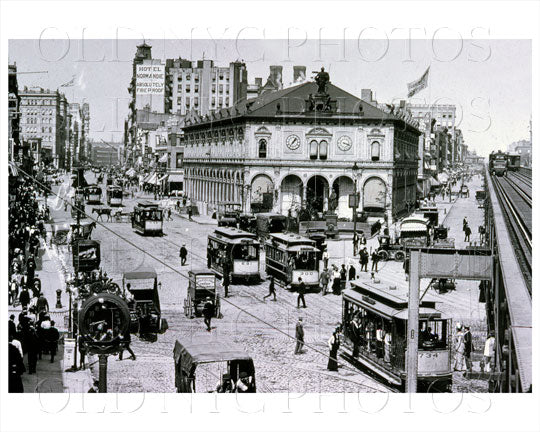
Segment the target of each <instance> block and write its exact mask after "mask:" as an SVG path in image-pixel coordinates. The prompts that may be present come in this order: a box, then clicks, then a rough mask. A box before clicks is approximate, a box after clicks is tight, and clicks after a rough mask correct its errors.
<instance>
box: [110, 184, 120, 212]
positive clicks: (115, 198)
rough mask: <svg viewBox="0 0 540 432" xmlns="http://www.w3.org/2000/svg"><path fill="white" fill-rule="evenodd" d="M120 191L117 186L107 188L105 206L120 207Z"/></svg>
mask: <svg viewBox="0 0 540 432" xmlns="http://www.w3.org/2000/svg"><path fill="white" fill-rule="evenodd" d="M122 195H123V192H122V189H121V188H119V187H118V186H109V187H108V188H107V204H108V205H110V206H111V207H119V206H121V205H122Z"/></svg>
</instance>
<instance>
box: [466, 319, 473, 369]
mask: <svg viewBox="0 0 540 432" xmlns="http://www.w3.org/2000/svg"><path fill="white" fill-rule="evenodd" d="M463 340H464V342H465V352H464V355H465V366H466V367H467V372H472V360H471V355H472V352H473V351H474V347H473V342H472V335H471V331H470V328H469V327H468V326H465V335H464V336H463Z"/></svg>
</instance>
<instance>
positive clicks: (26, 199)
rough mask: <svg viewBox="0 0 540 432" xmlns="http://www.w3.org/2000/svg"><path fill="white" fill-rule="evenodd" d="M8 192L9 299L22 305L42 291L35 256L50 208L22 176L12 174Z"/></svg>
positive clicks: (13, 303)
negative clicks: (40, 202) (42, 202)
mask: <svg viewBox="0 0 540 432" xmlns="http://www.w3.org/2000/svg"><path fill="white" fill-rule="evenodd" d="M9 194H10V200H9V222H8V231H9V242H8V257H9V273H8V274H9V281H8V286H9V292H8V302H9V304H10V305H13V306H15V305H16V304H17V303H20V304H21V305H22V306H23V307H24V306H28V305H29V304H30V303H32V302H33V301H34V302H35V301H37V299H38V298H39V296H40V293H41V280H40V279H39V278H38V277H37V274H36V266H37V263H36V260H38V259H39V248H40V239H41V238H44V237H45V236H46V231H45V221H46V220H48V218H49V209H48V207H47V205H46V204H45V205H41V206H40V204H39V203H38V191H37V190H36V188H35V187H34V185H33V183H32V182H31V181H30V180H27V179H25V178H21V177H17V178H15V179H14V180H13V182H12V183H11V184H10V188H9ZM33 299H35V300H33ZM31 306H34V305H31Z"/></svg>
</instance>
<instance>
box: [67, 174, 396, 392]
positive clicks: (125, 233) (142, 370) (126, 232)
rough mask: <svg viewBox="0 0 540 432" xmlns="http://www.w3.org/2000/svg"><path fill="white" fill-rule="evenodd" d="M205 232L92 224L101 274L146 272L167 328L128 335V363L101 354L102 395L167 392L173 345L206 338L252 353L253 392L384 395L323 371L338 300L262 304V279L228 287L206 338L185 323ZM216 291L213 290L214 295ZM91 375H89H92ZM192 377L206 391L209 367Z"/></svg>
mask: <svg viewBox="0 0 540 432" xmlns="http://www.w3.org/2000/svg"><path fill="white" fill-rule="evenodd" d="M89 180H91V179H89ZM136 201H137V197H136V198H135V199H134V200H133V199H126V200H124V204H125V207H126V210H130V209H131V208H133V206H134V205H135V203H136ZM92 207H93V206H87V209H86V210H87V213H90V212H91V208H92ZM58 216H62V215H58ZM213 229H214V227H213V226H211V225H206V224H204V225H203V224H198V223H196V222H190V221H188V220H186V219H184V218H181V217H179V216H178V215H174V216H173V220H172V221H165V222H164V232H165V235H164V236H163V237H144V236H141V235H139V234H137V233H135V232H133V230H132V228H131V224H130V223H126V222H123V223H119V222H102V223H100V224H98V226H97V228H96V230H95V231H94V233H93V235H92V237H93V238H94V239H97V240H100V241H101V260H102V267H103V269H104V270H105V271H106V272H107V274H108V275H109V276H110V277H112V278H113V279H114V280H115V281H116V282H117V283H119V285H120V286H121V285H122V273H123V272H125V271H129V270H132V269H134V268H137V267H138V266H140V265H141V264H143V263H144V264H145V265H150V266H152V267H154V268H155V270H156V271H157V273H158V274H159V281H160V282H161V289H160V302H161V309H162V314H163V317H164V318H166V319H167V321H168V323H169V329H168V331H167V332H166V333H165V334H163V335H159V337H158V341H157V342H154V343H149V342H144V341H140V340H138V338H136V337H133V342H132V348H133V350H134V351H135V353H136V354H137V360H136V361H132V360H126V359H125V360H123V361H118V360H117V358H116V357H109V363H108V390H109V391H110V392H174V391H175V390H176V389H175V387H174V361H173V348H174V342H175V340H176V339H177V338H193V339H196V340H197V339H206V338H209V337H210V338H217V339H225V340H232V341H234V342H236V343H239V344H240V345H241V346H243V347H244V349H246V351H248V352H249V353H250V354H251V355H252V356H253V358H254V362H255V366H256V375H257V385H258V390H259V391H263V392H287V391H291V392H300V393H302V392H341V391H347V392H370V391H378V392H381V391H387V388H386V387H385V386H384V385H383V384H381V383H378V382H377V381H375V380H374V379H373V378H371V377H369V376H366V375H364V374H362V373H360V372H359V371H358V370H356V369H355V368H353V367H352V366H350V365H349V364H348V363H345V362H344V363H343V366H342V367H341V368H340V370H339V372H329V371H328V370H327V369H326V365H327V362H328V357H327V355H328V348H327V344H326V343H327V340H328V339H329V337H330V335H331V332H332V330H333V328H334V327H335V325H336V324H337V323H338V322H339V319H340V315H341V298H338V297H335V296H326V297H324V298H323V297H322V296H320V295H318V294H308V295H306V301H307V305H308V308H307V309H296V295H295V294H293V293H290V292H288V291H286V290H284V289H280V288H278V293H277V295H278V301H277V302H274V301H266V302H264V301H263V300H262V297H263V296H264V295H265V294H266V293H267V291H268V282H266V281H265V282H263V283H261V284H258V285H249V286H246V285H233V286H232V287H231V288H230V297H229V298H227V299H223V298H222V314H223V318H221V319H215V320H213V321H212V326H213V327H214V328H213V330H212V332H211V334H210V335H209V334H208V332H207V331H206V330H205V326H204V324H203V322H202V318H195V319H189V318H187V317H186V316H185V315H184V311H183V303H184V298H185V297H186V291H187V272H188V271H189V270H190V269H192V268H201V267H205V266H206V239H207V235H208V233H209V232H211V231H212V230H213ZM113 233H114V234H113ZM115 234H117V235H118V236H120V237H121V238H119V237H118V236H116V235H115ZM124 239H126V240H128V241H129V242H130V243H133V244H135V245H136V246H137V247H138V248H139V249H137V248H135V247H133V246H132V245H131V244H129V243H127V242H126V241H125V240H124ZM184 243H185V244H186V247H187V249H188V251H189V255H188V262H187V265H186V266H185V267H180V262H179V257H178V254H179V248H180V246H181V245H182V244H184ZM62 252H63V254H64V255H63V256H62ZM144 252H148V253H149V254H151V255H152V256H154V257H155V258H157V260H155V259H153V258H151V257H149V256H148V255H146V254H145V253H144ZM70 259H71V256H70V255H69V251H68V250H67V248H65V250H63V251H61V253H60V254H59V260H60V261H63V262H65V263H66V264H67V266H68V267H70V266H71V263H70ZM169 266H170V267H172V269H171V268H170V267H169ZM223 294H224V293H223V291H222V288H221V287H220V295H221V297H223ZM299 316H302V317H303V319H304V329H305V334H306V337H305V342H306V347H304V350H303V353H302V354H299V355H295V354H294V347H295V344H296V342H295V340H294V334H295V325H296V321H297V319H298V317H299ZM255 317H256V318H255ZM310 347H311V348H310ZM95 372H96V374H97V370H96V371H95ZM199 375H201V376H200V377H199V376H198V380H199V379H200V380H201V382H202V386H201V384H200V383H199V385H198V388H199V389H202V388H204V384H208V383H210V384H209V385H210V387H211V388H214V387H215V383H216V381H217V375H216V374H215V372H214V375H212V371H211V370H205V374H199ZM203 381H204V382H203Z"/></svg>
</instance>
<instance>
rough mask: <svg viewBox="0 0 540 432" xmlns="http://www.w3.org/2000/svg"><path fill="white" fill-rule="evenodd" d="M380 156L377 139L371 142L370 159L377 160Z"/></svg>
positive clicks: (379, 146)
mask: <svg viewBox="0 0 540 432" xmlns="http://www.w3.org/2000/svg"><path fill="white" fill-rule="evenodd" d="M380 157H381V145H380V144H379V142H378V141H374V142H372V143H371V160H372V161H378V160H379V159H380Z"/></svg>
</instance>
